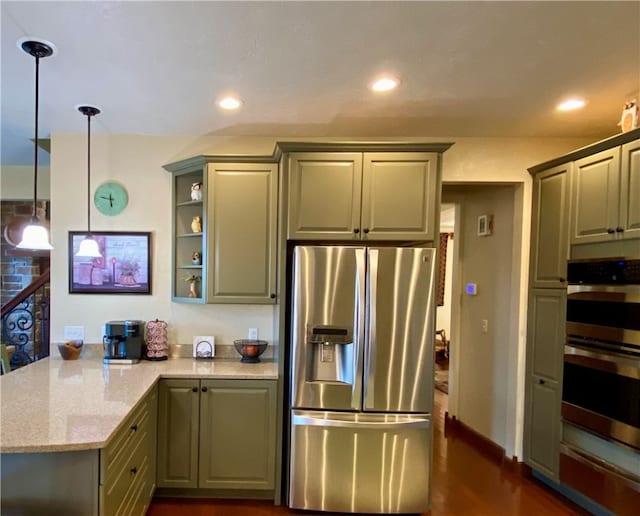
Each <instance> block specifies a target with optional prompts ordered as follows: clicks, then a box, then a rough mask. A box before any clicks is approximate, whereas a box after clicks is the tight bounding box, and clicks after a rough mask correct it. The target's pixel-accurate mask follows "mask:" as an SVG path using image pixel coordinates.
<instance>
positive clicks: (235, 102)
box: [218, 97, 242, 111]
mask: <svg viewBox="0 0 640 516" xmlns="http://www.w3.org/2000/svg"><path fill="white" fill-rule="evenodd" d="M241 105H242V101H241V100H240V99H238V98H236V97H224V98H223V99H220V100H219V101H218V106H220V107H221V108H222V109H226V110H228V111H231V110H234V109H238V108H239V107H240V106H241Z"/></svg>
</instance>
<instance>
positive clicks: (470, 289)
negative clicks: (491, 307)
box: [464, 283, 478, 296]
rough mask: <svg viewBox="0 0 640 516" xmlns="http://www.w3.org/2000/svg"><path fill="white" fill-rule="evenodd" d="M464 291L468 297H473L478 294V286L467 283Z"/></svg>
mask: <svg viewBox="0 0 640 516" xmlns="http://www.w3.org/2000/svg"><path fill="white" fill-rule="evenodd" d="M464 291H465V292H466V293H467V295H468V296H475V295H476V294H477V293H478V286H477V285H476V284H475V283H467V285H466V286H465V288H464Z"/></svg>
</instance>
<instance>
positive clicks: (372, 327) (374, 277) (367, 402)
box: [364, 249, 378, 410]
mask: <svg viewBox="0 0 640 516" xmlns="http://www.w3.org/2000/svg"><path fill="white" fill-rule="evenodd" d="M367 279H368V283H369V303H368V310H369V314H368V321H367V330H368V332H367V334H368V337H367V347H366V349H365V355H366V359H365V360H366V362H365V376H366V379H365V385H364V408H365V410H366V409H373V407H374V404H373V396H374V392H375V391H374V387H375V385H374V380H375V375H376V353H375V350H374V347H375V345H376V296H377V294H378V250H377V249H369V271H368V278H367Z"/></svg>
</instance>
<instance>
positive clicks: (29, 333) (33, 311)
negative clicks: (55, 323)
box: [1, 269, 50, 369]
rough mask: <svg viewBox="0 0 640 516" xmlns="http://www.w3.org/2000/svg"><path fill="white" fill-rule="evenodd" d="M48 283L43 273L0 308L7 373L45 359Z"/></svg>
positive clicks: (46, 355)
mask: <svg viewBox="0 0 640 516" xmlns="http://www.w3.org/2000/svg"><path fill="white" fill-rule="evenodd" d="M49 280H50V273H49V269H47V270H46V271H45V272H43V273H42V274H41V275H40V276H38V278H36V279H35V280H34V281H32V282H31V283H30V284H29V286H27V287H26V288H24V289H23V290H22V291H21V292H19V293H18V294H17V295H16V296H15V297H14V298H13V299H11V300H10V301H8V302H7V303H6V304H5V305H4V306H3V307H2V311H1V320H2V344H5V345H6V346H7V348H8V349H13V353H12V354H11V360H10V365H11V369H17V368H19V367H22V366H25V365H27V364H30V363H31V362H35V361H36V360H40V359H42V358H46V357H48V356H49V305H50V294H49Z"/></svg>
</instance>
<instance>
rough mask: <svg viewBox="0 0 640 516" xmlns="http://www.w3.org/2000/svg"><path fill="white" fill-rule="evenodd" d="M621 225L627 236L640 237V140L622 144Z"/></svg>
mask: <svg viewBox="0 0 640 516" xmlns="http://www.w3.org/2000/svg"><path fill="white" fill-rule="evenodd" d="M620 225H621V227H622V228H623V229H624V236H625V237H626V238H640V140H636V141H634V142H629V143H626V144H624V145H623V146H622V165H621V169H620Z"/></svg>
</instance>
